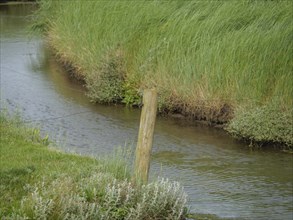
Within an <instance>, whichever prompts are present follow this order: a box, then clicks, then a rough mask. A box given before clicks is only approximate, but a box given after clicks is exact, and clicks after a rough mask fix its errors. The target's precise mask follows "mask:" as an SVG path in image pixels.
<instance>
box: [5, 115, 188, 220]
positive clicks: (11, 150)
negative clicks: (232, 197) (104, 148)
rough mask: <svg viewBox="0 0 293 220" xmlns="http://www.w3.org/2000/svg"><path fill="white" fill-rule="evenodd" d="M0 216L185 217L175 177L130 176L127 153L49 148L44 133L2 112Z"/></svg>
mask: <svg viewBox="0 0 293 220" xmlns="http://www.w3.org/2000/svg"><path fill="white" fill-rule="evenodd" d="M0 132H1V155H0V179H1V181H0V189H1V194H0V218H1V219H137V220H140V219H184V217H185V216H186V214H187V210H186V208H185V206H186V194H185V192H184V191H183V188H182V187H181V186H180V185H179V183H177V182H171V181H168V180H164V179H160V180H157V181H155V182H152V183H149V184H147V185H136V184H133V183H132V181H131V175H130V172H129V166H127V162H126V160H125V155H124V154H122V153H121V152H119V151H118V152H117V153H115V154H114V155H111V156H107V157H105V158H104V159H94V158H90V157H82V156H78V155H73V154H65V153H61V152H58V151H57V150H55V149H53V148H48V146H47V145H48V138H47V137H45V138H42V137H40V136H39V135H40V134H39V132H38V130H37V129H28V128H26V127H24V126H23V124H22V123H21V121H20V120H16V119H10V118H8V116H7V115H4V114H2V113H1V115H0Z"/></svg>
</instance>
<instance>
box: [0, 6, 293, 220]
mask: <svg viewBox="0 0 293 220" xmlns="http://www.w3.org/2000/svg"><path fill="white" fill-rule="evenodd" d="M32 8H33V7H32V6H13V7H12V6H9V7H8V6H7V7H3V6H0V12H1V16H0V21H1V102H2V104H3V103H6V105H7V108H8V109H9V110H11V111H15V110H19V111H21V114H22V117H23V118H24V120H26V121H28V122H31V123H32V124H34V125H38V126H40V127H41V129H42V131H43V132H45V133H49V134H50V137H51V138H52V139H53V140H55V141H56V142H57V143H58V144H57V145H58V146H59V147H60V148H61V149H63V150H66V151H75V152H77V153H81V154H87V155H91V154H93V155H102V154H105V153H109V152H112V151H113V149H114V148H116V147H117V146H121V145H122V146H124V145H125V143H127V144H128V143H133V146H135V141H136V138H137V133H138V132H137V131H138V125H139V115H140V111H139V110H137V109H128V108H125V107H122V106H106V105H94V104H92V103H90V102H89V100H88V99H87V97H86V96H85V95H84V93H85V89H84V87H83V86H82V85H80V83H78V82H76V80H74V79H72V78H70V77H69V76H68V74H67V73H64V71H63V70H62V68H60V66H59V65H58V64H57V63H56V62H55V60H54V57H52V56H51V55H50V52H49V51H48V50H47V49H46V48H45V46H44V43H43V41H42V40H41V39H40V38H39V37H37V36H34V37H29V38H28V37H27V35H26V27H27V25H29V21H28V20H27V19H25V18H24V17H23V16H24V15H26V14H30V13H31V10H32ZM292 162H293V160H292V155H288V154H284V153H280V152H275V151H268V150H267V151H264V150H263V151H253V150H250V149H248V148H247V147H245V146H244V145H242V144H239V143H237V142H236V141H234V140H233V139H231V138H230V137H229V136H227V135H226V134H225V133H224V132H223V131H221V130H218V129H212V128H208V127H205V126H202V125H193V126H191V125H188V126H187V125H186V124H185V125H184V124H183V123H181V122H179V121H176V120H173V119H166V118H162V117H158V119H157V124H156V128H155V137H154V148H153V154H152V164H151V174H152V176H153V177H154V176H155V175H156V174H160V175H162V176H164V177H168V178H170V179H172V180H179V181H180V182H181V183H182V184H183V185H184V187H185V189H186V191H187V192H188V194H189V200H190V206H191V209H192V210H193V211H196V212H199V213H211V214H216V215H218V216H220V217H235V218H239V219H292V211H293V208H292V202H293V200H292V182H293V177H292V172H293V168H292Z"/></svg>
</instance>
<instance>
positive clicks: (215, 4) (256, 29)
mask: <svg viewBox="0 0 293 220" xmlns="http://www.w3.org/2000/svg"><path fill="white" fill-rule="evenodd" d="M39 6H40V8H39V9H38V10H37V12H36V14H35V19H34V25H33V29H35V30H39V31H41V32H42V33H44V35H45V36H46V40H47V42H48V44H49V45H50V47H51V48H52V49H53V50H54V52H55V54H56V57H57V59H58V60H59V62H61V63H62V64H63V65H64V66H65V67H67V70H68V69H70V72H71V73H74V75H75V76H76V77H78V78H80V79H82V80H83V81H84V83H85V85H86V88H87V90H88V96H89V98H90V99H91V100H92V101H93V102H101V103H124V104H125V105H128V106H140V105H141V94H142V91H143V89H145V88H151V87H156V88H157V90H158V92H159V103H158V110H159V113H161V114H177V115H182V116H184V117H188V118H191V119H194V120H199V121H206V122H207V123H209V124H211V125H220V126H223V127H224V128H225V130H227V131H228V132H229V133H230V134H232V135H233V136H234V137H236V138H239V139H242V140H244V141H246V142H248V143H249V144H250V145H257V146H265V145H274V146H279V147H281V148H282V149H292V146H293V135H292V134H293V116H292V113H293V108H292V95H293V87H292V69H293V54H292V50H293V41H292V36H293V26H292V16H293V12H292V10H291V8H292V7H293V3H292V2H291V1H244V0H243V1H236V2H235V1H234V2H230V1H187V2H186V1H144V2H141V1H132V2H131V4H130V3H129V2H125V1H88V2H86V3H85V2H82V1H70V2H67V1H66V2H64V1H52V0H41V1H40V2H39Z"/></svg>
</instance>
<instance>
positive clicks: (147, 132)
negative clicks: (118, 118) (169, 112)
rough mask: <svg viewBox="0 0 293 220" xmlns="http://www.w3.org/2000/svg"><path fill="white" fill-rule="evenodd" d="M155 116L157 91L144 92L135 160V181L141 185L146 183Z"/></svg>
mask: <svg viewBox="0 0 293 220" xmlns="http://www.w3.org/2000/svg"><path fill="white" fill-rule="evenodd" d="M156 114H157V91H156V89H149V90H144V94H143V107H142V111H141V117H140V126H139V133H138V142H137V147H136V160H135V177H136V180H138V181H142V182H143V183H147V182H148V173H149V168H150V157H151V151H152V145H153V136H154V128H155V121H156Z"/></svg>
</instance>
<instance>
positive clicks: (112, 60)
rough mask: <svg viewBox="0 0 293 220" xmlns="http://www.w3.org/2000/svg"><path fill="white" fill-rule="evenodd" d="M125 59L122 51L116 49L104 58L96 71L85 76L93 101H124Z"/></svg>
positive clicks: (89, 94)
mask: <svg viewBox="0 0 293 220" xmlns="http://www.w3.org/2000/svg"><path fill="white" fill-rule="evenodd" d="M123 61H124V60H123V55H122V53H121V52H120V51H115V53H111V54H108V55H107V57H106V58H104V59H103V60H102V63H101V64H100V65H99V68H98V69H97V70H96V71H93V72H91V73H89V74H87V75H86V76H85V81H86V87H87V89H88V96H89V97H90V99H91V100H92V101H95V102H104V103H110V102H112V103H117V102H121V101H122V99H123V96H124V93H123V85H124V77H125V64H124V63H123Z"/></svg>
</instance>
